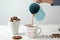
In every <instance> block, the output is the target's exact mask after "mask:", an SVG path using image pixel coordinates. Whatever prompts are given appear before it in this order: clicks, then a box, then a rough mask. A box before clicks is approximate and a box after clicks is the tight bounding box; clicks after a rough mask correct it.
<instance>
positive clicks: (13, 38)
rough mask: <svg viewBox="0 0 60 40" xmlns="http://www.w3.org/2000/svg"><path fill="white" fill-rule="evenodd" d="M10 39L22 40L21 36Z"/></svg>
mask: <svg viewBox="0 0 60 40" xmlns="http://www.w3.org/2000/svg"><path fill="white" fill-rule="evenodd" d="M12 38H13V39H22V37H21V36H13V37H12Z"/></svg>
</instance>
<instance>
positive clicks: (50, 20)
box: [0, 0, 60, 25]
mask: <svg viewBox="0 0 60 40" xmlns="http://www.w3.org/2000/svg"><path fill="white" fill-rule="evenodd" d="M31 3H32V0H0V25H3V24H4V25H5V24H8V19H9V17H11V16H18V17H19V18H21V24H29V23H31V13H30V12H29V9H28V8H29V5H30V4H31ZM41 7H42V9H43V10H44V12H45V18H44V20H43V21H41V22H40V24H60V6H51V5H50V4H46V3H44V4H41Z"/></svg>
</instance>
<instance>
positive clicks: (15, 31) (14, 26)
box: [8, 21, 20, 35]
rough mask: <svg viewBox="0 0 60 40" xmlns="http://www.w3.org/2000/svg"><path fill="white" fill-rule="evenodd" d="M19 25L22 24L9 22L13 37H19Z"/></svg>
mask: <svg viewBox="0 0 60 40" xmlns="http://www.w3.org/2000/svg"><path fill="white" fill-rule="evenodd" d="M19 24H20V21H15V22H9V21H8V25H9V27H10V29H11V33H12V34H13V35H18V30H19Z"/></svg>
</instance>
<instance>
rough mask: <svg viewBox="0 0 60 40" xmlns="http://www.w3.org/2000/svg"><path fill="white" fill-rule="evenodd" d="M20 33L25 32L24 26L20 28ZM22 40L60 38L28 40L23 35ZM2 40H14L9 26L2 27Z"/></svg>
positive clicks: (0, 38)
mask: <svg viewBox="0 0 60 40" xmlns="http://www.w3.org/2000/svg"><path fill="white" fill-rule="evenodd" d="M19 30H20V31H19V32H22V31H21V30H23V31H24V28H23V25H21V26H20V29H19ZM22 37H23V38H22V39H21V40H60V38H59V39H58V38H28V37H27V36H26V35H22ZM0 40H13V39H12V38H11V32H10V27H9V26H7V25H0Z"/></svg>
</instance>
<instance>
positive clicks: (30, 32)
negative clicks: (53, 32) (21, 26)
mask: <svg viewBox="0 0 60 40" xmlns="http://www.w3.org/2000/svg"><path fill="white" fill-rule="evenodd" d="M38 30H39V31H38ZM40 32H41V29H40V27H38V26H32V27H30V26H29V27H26V35H27V36H28V37H30V38H35V37H37V36H38V35H39V34H40Z"/></svg>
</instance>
